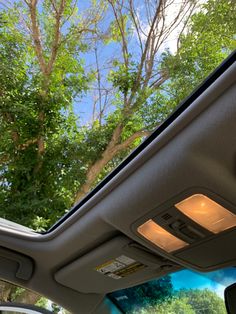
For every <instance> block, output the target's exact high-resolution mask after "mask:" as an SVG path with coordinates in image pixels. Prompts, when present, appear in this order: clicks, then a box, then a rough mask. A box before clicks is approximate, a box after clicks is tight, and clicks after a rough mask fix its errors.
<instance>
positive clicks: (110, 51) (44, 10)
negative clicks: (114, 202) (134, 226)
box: [0, 0, 236, 232]
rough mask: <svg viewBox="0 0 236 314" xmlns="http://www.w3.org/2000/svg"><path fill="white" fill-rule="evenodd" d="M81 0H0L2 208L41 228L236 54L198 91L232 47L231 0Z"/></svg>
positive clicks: (99, 182)
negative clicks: (61, 1)
mask: <svg viewBox="0 0 236 314" xmlns="http://www.w3.org/2000/svg"><path fill="white" fill-rule="evenodd" d="M72 2H73V3H71V1H70V2H69V1H68V2H65V5H61V6H60V5H59V4H56V5H53V3H52V2H50V3H49V2H48V1H41V2H35V3H34V4H31V5H30V2H26V1H14V2H9V3H8V4H6V5H4V6H3V5H1V4H0V9H1V12H0V59H1V64H0V84H1V85H0V86H1V91H0V98H1V106H0V119H1V125H0V128H1V133H0V134H1V141H0V216H1V217H2V218H4V219H7V220H11V221H14V222H16V223H19V224H22V225H24V226H27V227H30V228H31V229H34V230H36V231H40V232H42V231H46V230H48V229H49V228H50V227H51V226H52V225H54V224H55V223H56V222H57V221H58V220H59V219H60V217H62V216H64V215H65V214H66V216H64V218H63V219H62V220H64V219H66V217H68V215H70V214H71V213H72V212H73V211H74V210H76V208H77V206H75V204H82V203H83V202H85V201H86V200H87V199H88V198H89V197H90V196H91V195H93V194H94V193H96V191H97V190H98V189H99V188H100V187H101V186H103V185H104V184H106V183H107V182H108V181H109V180H110V178H111V177H112V176H114V175H115V174H116V173H117V172H118V171H119V170H120V169H121V168H122V167H123V166H124V165H125V164H127V163H128V162H129V161H130V160H131V159H132V158H133V157H134V156H136V155H137V154H138V153H139V152H140V151H141V150H142V149H143V148H144V147H145V146H146V145H148V143H150V141H152V140H153V138H155V136H157V135H158V134H159V133H160V132H161V131H162V130H163V129H164V128H165V127H166V126H167V125H168V124H169V123H171V122H172V121H173V119H175V118H176V116H178V115H179V114H180V113H181V112H182V111H183V110H184V109H185V108H186V107H187V106H189V105H190V104H191V102H192V101H193V100H194V99H196V97H198V95H199V94H200V93H201V92H202V91H203V90H204V89H206V88H207V87H208V86H209V85H210V84H211V83H212V82H213V81H214V80H215V79H216V78H217V77H218V76H219V75H221V74H222V72H223V71H225V69H226V68H228V67H229V66H230V64H232V62H234V60H235V54H234V55H231V57H230V58H229V59H227V61H225V62H224V64H223V65H222V66H220V67H219V68H218V69H217V70H216V71H215V72H214V73H213V75H211V76H210V77H209V78H208V79H207V80H206V81H205V82H204V83H203V84H202V85H201V86H200V87H199V88H198V89H197V90H195V91H194V92H193V93H192V91H193V90H194V89H195V88H196V86H198V85H199V84H200V83H201V82H202V81H203V80H204V79H205V78H206V77H207V76H208V75H209V74H210V73H211V72H212V71H213V70H214V69H215V68H216V67H217V66H218V65H219V64H220V63H221V62H222V61H223V60H224V59H225V58H226V57H227V56H228V55H229V54H230V53H231V51H232V50H233V49H234V48H235V35H236V34H235V29H236V13H235V12H236V10H235V4H234V2H233V1H232V3H230V1H227V3H226V2H225V1H223V0H221V1H219V0H208V1H198V2H197V4H196V3H194V2H189V3H188V2H184V3H182V4H181V3H180V2H179V1H172V0H171V1H164V2H161V4H160V6H159V3H158V2H156V1H155V2H152V1H150V2H149V1H148V2H145V3H144V2H143V1H121V2H120V1H116V2H108V3H104V2H102V1H101V2H99V1H98V2H96V3H95V2H93V1H91V2H87V1H83V2H81V3H77V2H76V1H72ZM191 93H192V94H191ZM189 94H190V96H189V97H188V98H186V97H187V96H188V95H189ZM183 99H186V100H185V101H184V102H182V100H183ZM181 102H182V104H181V106H180V107H177V106H178V105H179V104H180V103H181ZM176 108H177V109H176ZM163 121H164V122H163ZM157 127H158V128H157ZM148 136H150V137H148ZM147 137H148V139H147V140H145V139H146V138H147ZM137 147H138V148H137ZM127 156H128V157H127ZM124 159H125V162H123V163H122V164H121V162H122V161H123V160H124ZM120 164H121V165H120ZM113 169H115V170H114V171H113ZM112 171H113V172H112ZM110 173H111V174H110ZM109 174H110V175H109ZM91 191H92V192H91ZM81 200H82V202H81ZM70 208H74V209H73V210H72V211H70V212H69V209H70ZM68 212H69V213H68ZM67 213H68V214H67ZM62 220H60V221H62ZM57 224H58V223H57ZM57 224H56V225H57ZM56 225H54V227H55V226H56Z"/></svg>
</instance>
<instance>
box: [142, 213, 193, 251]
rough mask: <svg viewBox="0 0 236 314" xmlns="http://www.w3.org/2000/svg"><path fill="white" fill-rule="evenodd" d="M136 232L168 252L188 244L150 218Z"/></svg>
mask: <svg viewBox="0 0 236 314" xmlns="http://www.w3.org/2000/svg"><path fill="white" fill-rule="evenodd" d="M138 232H139V233H140V234H141V235H142V236H143V237H145V238H146V239H148V240H149V241H151V242H152V243H154V244H155V245H157V246H159V247H160V248H162V249H163V250H165V251H167V252H168V253H169V252H173V251H176V250H179V249H181V248H183V247H185V246H187V245H188V243H186V242H184V241H182V240H180V239H179V238H177V237H175V236H174V235H173V234H171V233H169V232H168V231H166V230H165V229H163V228H162V227H161V226H159V225H158V224H156V223H155V222H154V221H153V220H152V219H150V220H148V221H146V222H145V223H144V224H142V225H141V226H139V227H138Z"/></svg>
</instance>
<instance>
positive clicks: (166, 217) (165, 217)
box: [161, 213, 172, 220]
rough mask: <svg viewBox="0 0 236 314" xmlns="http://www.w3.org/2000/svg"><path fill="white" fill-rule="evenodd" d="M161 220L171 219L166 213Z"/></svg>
mask: <svg viewBox="0 0 236 314" xmlns="http://www.w3.org/2000/svg"><path fill="white" fill-rule="evenodd" d="M161 218H162V219H164V220H169V219H170V218H172V216H171V215H170V214H168V213H166V214H164V215H163V216H162V217H161Z"/></svg>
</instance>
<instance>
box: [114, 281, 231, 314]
mask: <svg viewBox="0 0 236 314" xmlns="http://www.w3.org/2000/svg"><path fill="white" fill-rule="evenodd" d="M164 279H166V281H165V280H164ZM160 280H162V282H160ZM112 298H115V299H116V300H117V302H118V304H119V305H120V307H121V308H122V309H123V310H124V311H125V313H130V314H132V313H138V314H149V313H150V314H151V313H158V314H226V309H225V305H224V301H223V300H222V299H221V298H220V297H219V296H218V295H217V294H216V293H215V292H213V291H210V290H208V289H202V290H201V289H185V290H178V291H174V290H173V287H172V283H171V280H170V277H168V276H167V277H164V278H162V279H159V280H156V281H151V282H148V283H145V284H143V285H140V286H137V287H133V288H129V289H124V290H121V291H117V292H113V293H112Z"/></svg>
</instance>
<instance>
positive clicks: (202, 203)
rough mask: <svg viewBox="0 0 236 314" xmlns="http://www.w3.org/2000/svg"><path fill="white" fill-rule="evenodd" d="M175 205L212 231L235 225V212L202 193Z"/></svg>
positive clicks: (215, 231) (220, 230) (217, 231)
mask: <svg viewBox="0 0 236 314" xmlns="http://www.w3.org/2000/svg"><path fill="white" fill-rule="evenodd" d="M175 207H176V208H178V210H180V211H181V212H182V213H183V214H184V215H186V216H188V217H189V218H190V219H192V220H193V221H195V222H196V223H197V224H199V225H201V226H202V227H203V228H205V229H207V230H209V231H211V232H213V233H219V232H222V231H224V230H226V229H229V228H232V227H235V226H236V215H235V214H233V213H232V212H230V211H229V210H227V209H226V208H224V207H223V206H221V205H220V204H218V203H216V202H215V201H213V200H212V199H210V198H209V197H207V196H205V195H203V194H194V195H192V196H190V197H188V198H186V199H185V200H183V201H181V202H180V203H177V204H175Z"/></svg>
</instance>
